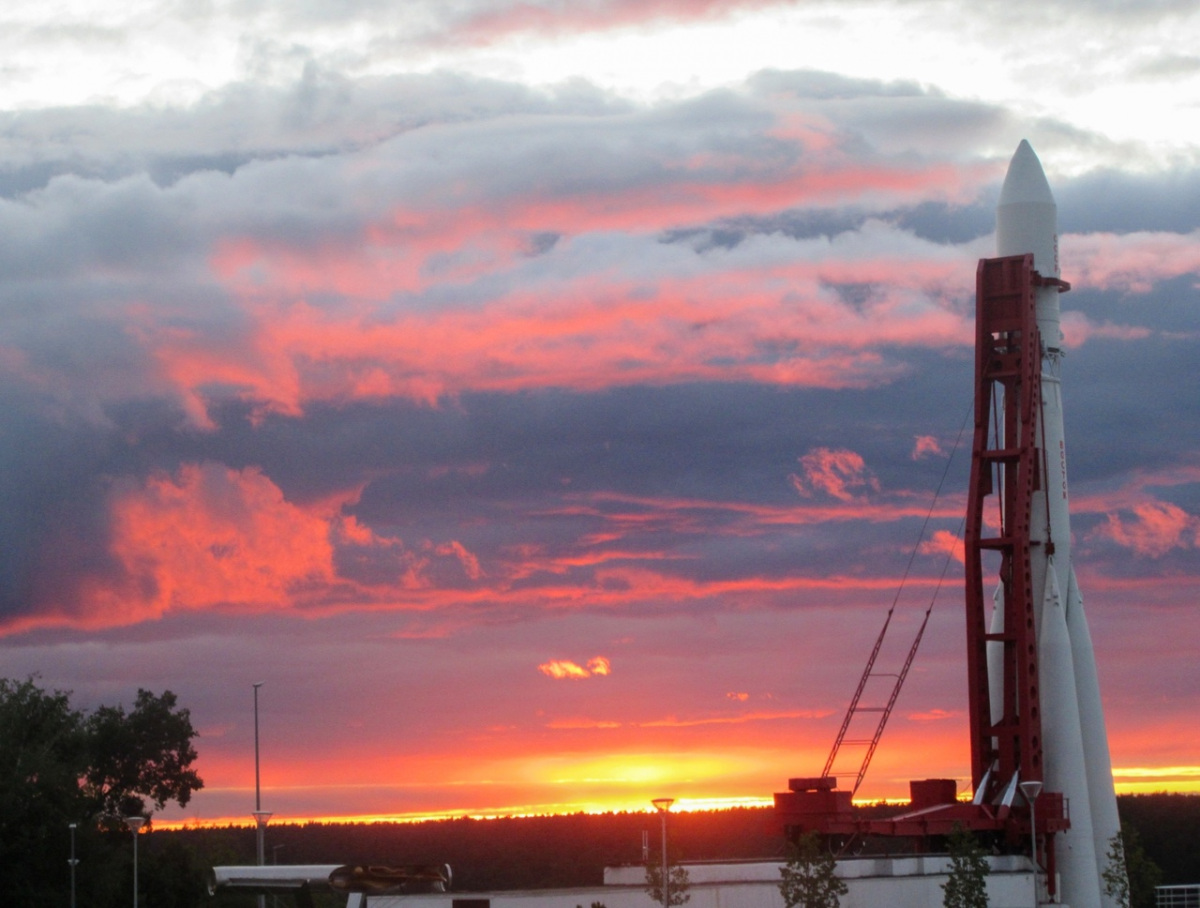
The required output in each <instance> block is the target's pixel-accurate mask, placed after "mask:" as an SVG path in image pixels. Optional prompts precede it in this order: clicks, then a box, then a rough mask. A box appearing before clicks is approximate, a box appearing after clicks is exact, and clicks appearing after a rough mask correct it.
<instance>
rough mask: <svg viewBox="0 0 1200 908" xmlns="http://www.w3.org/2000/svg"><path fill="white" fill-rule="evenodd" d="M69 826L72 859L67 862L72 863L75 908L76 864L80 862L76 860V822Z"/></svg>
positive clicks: (72, 898)
mask: <svg viewBox="0 0 1200 908" xmlns="http://www.w3.org/2000/svg"><path fill="white" fill-rule="evenodd" d="M67 828H68V829H70V830H71V860H69V861H68V862H67V863H68V864H70V865H71V908H75V865H76V864H78V863H79V861H77V860H75V824H74V823H70V824H68V825H67Z"/></svg>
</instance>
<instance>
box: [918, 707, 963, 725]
mask: <svg viewBox="0 0 1200 908" xmlns="http://www.w3.org/2000/svg"><path fill="white" fill-rule="evenodd" d="M956 715H957V713H955V712H953V711H947V710H944V709H931V710H929V711H927V712H923V713H909V714H908V718H909V719H911V720H912V721H914V722H941V721H942V720H943V719H953V718H954V717H955V716H956Z"/></svg>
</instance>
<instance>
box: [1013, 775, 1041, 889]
mask: <svg viewBox="0 0 1200 908" xmlns="http://www.w3.org/2000/svg"><path fill="white" fill-rule="evenodd" d="M1018 787H1019V788H1020V789H1021V794H1023V795H1025V800H1026V801H1028V802H1029V841H1030V850H1029V857H1030V860H1031V861H1032V862H1033V904H1034V908H1037V905H1038V899H1039V895H1038V857H1037V811H1036V810H1035V809H1034V805H1035V804H1036V803H1037V799H1038V795H1040V794H1041V793H1042V783H1041V782H1039V781H1037V780H1036V779H1030V780H1029V781H1028V782H1022V783H1021V784H1020V785H1019V786H1018Z"/></svg>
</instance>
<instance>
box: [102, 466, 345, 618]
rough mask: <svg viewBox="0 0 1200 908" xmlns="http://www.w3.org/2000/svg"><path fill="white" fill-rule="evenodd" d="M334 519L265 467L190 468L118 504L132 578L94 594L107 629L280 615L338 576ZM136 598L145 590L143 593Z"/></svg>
mask: <svg viewBox="0 0 1200 908" xmlns="http://www.w3.org/2000/svg"><path fill="white" fill-rule="evenodd" d="M329 535H330V526H329V521H328V520H327V519H325V518H323V517H321V516H317V515H314V514H311V513H309V512H307V511H305V510H303V509H302V508H299V507H297V506H296V505H293V504H291V503H290V502H288V501H287V500H286V499H285V498H284V497H283V493H282V492H281V491H280V490H279V488H278V487H277V486H276V485H275V484H274V483H272V482H271V481H270V480H269V479H267V477H266V476H264V475H263V474H262V473H261V472H260V471H259V470H258V469H257V468H255V467H247V468H245V469H242V470H234V469H230V468H229V467H226V466H223V465H221V464H216V463H202V464H185V465H184V466H182V467H180V469H179V471H178V472H177V473H176V474H175V475H174V476H169V475H167V474H165V473H158V474H155V475H153V476H151V477H150V478H149V479H147V480H146V481H145V482H144V483H142V484H141V485H140V486H133V485H129V484H125V485H122V486H119V487H118V489H117V491H116V492H115V494H114V499H113V502H112V537H113V541H112V553H113V555H114V556H116V558H118V559H119V561H120V562H121V564H122V565H123V566H124V568H125V571H126V573H127V575H128V577H129V578H130V581H129V583H128V584H127V585H126V586H125V588H123V589H120V590H115V589H112V590H107V591H103V592H102V591H100V590H98V589H97V590H93V591H92V593H93V596H94V597H95V599H94V600H93V602H92V610H94V613H95V614H96V615H97V616H99V615H103V616H104V618H105V621H106V622H111V623H121V622H128V621H138V620H144V619H146V618H149V617H152V616H157V615H161V614H163V613H164V612H167V611H169V610H172V609H197V608H211V607H214V606H238V607H239V608H246V607H249V608H253V609H274V608H283V607H286V606H288V605H290V604H291V603H292V600H293V596H294V595H295V593H296V592H297V591H298V590H299V589H300V588H302V587H304V586H307V585H310V584H312V583H321V584H324V583H328V582H329V581H331V580H332V578H333V567H332V563H333V548H332V545H331V544H330V540H329ZM135 591H136V592H135Z"/></svg>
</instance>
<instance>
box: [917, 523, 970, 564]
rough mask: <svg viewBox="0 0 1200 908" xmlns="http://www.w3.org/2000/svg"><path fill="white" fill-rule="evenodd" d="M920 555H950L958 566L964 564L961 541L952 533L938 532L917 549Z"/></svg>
mask: <svg viewBox="0 0 1200 908" xmlns="http://www.w3.org/2000/svg"><path fill="white" fill-rule="evenodd" d="M917 551H919V552H920V553H921V554H922V555H950V556H951V557H952V558H954V560H955V561H957V562H958V563H959V564H966V556H965V555H964V554H963V541H962V540H961V539H959V538H958V537H957V536H955V535H954V534H953V533H948V532H946V531H945V530H938V531H937V532H936V533H934V534H933V536H932V537H931V538H929V539H927V540H926V541H925V542H922V543H921V545H920V547H919V548H918V549H917Z"/></svg>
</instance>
